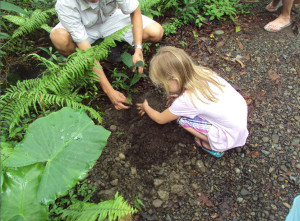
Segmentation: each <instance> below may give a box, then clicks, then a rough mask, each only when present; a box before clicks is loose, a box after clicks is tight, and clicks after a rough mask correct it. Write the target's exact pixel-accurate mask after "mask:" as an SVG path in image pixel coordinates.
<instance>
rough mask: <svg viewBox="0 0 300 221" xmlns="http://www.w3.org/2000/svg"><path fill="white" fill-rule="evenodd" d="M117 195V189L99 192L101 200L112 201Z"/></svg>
mask: <svg viewBox="0 0 300 221" xmlns="http://www.w3.org/2000/svg"><path fill="white" fill-rule="evenodd" d="M115 193H116V188H115V187H114V188H111V189H108V190H102V191H99V192H98V196H99V198H100V199H101V200H111V199H113V198H114V196H115Z"/></svg>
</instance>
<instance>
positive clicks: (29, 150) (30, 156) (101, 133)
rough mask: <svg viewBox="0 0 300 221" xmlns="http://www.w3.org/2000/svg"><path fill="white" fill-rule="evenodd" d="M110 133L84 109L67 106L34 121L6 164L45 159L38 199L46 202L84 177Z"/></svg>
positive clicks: (19, 164) (21, 164)
mask: <svg viewBox="0 0 300 221" xmlns="http://www.w3.org/2000/svg"><path fill="white" fill-rule="evenodd" d="M109 135H110V132H109V131H107V130H105V129H104V128H103V127H101V126H96V125H94V122H93V121H92V120H91V119H90V118H89V117H88V116H87V115H86V113H84V112H83V111H75V110H73V109H71V108H68V107H66V108H63V109H62V110H60V111H58V112H54V113H52V114H50V115H48V116H47V117H44V118H40V119H37V120H36V121H35V122H33V123H32V124H31V125H30V126H29V127H28V130H27V132H26V135H25V138H24V140H23V142H21V143H20V144H19V145H17V146H16V147H15V151H14V153H13V154H12V155H11V156H10V157H9V158H8V159H7V160H6V161H5V165H6V166H10V167H22V166H26V165H30V164H34V163H37V162H44V163H45V170H44V173H43V176H42V179H41V183H40V186H39V188H38V200H40V201H42V202H43V203H45V204H47V203H49V202H53V201H54V200H55V199H56V198H57V197H58V196H61V195H63V194H64V193H65V192H66V191H67V190H68V189H70V188H71V187H73V186H74V185H75V184H76V182H77V181H78V180H80V179H82V178H84V177H85V175H86V174H87V173H88V171H89V170H90V169H91V168H92V167H93V165H94V163H95V162H96V160H97V159H98V158H99V157H100V155H101V152H102V150H103V148H104V146H105V145H106V141H107V139H108V137H109Z"/></svg>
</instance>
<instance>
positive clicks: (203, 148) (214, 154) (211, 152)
mask: <svg viewBox="0 0 300 221" xmlns="http://www.w3.org/2000/svg"><path fill="white" fill-rule="evenodd" d="M194 142H195V146H196V147H198V148H201V149H202V150H204V151H205V152H207V153H209V154H211V155H213V156H214V157H217V158H220V157H222V156H223V155H224V152H216V151H213V150H208V149H206V148H205V147H203V143H202V141H201V139H199V142H200V145H199V144H198V142H197V138H196V137H195V138H194Z"/></svg>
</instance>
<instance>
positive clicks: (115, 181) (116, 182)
mask: <svg viewBox="0 0 300 221" xmlns="http://www.w3.org/2000/svg"><path fill="white" fill-rule="evenodd" d="M118 183H119V180H118V179H115V180H112V181H111V182H110V184H111V185H113V186H118Z"/></svg>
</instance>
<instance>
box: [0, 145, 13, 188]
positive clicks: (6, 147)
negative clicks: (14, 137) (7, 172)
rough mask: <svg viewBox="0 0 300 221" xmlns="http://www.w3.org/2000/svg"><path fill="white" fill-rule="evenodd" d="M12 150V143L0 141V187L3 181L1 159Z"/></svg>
mask: <svg viewBox="0 0 300 221" xmlns="http://www.w3.org/2000/svg"><path fill="white" fill-rule="evenodd" d="M13 151H14V148H13V145H12V144H10V143H7V142H1V188H2V185H3V182H4V164H3V161H4V160H5V159H6V158H8V157H9V156H10V155H11V154H12V153H13Z"/></svg>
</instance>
